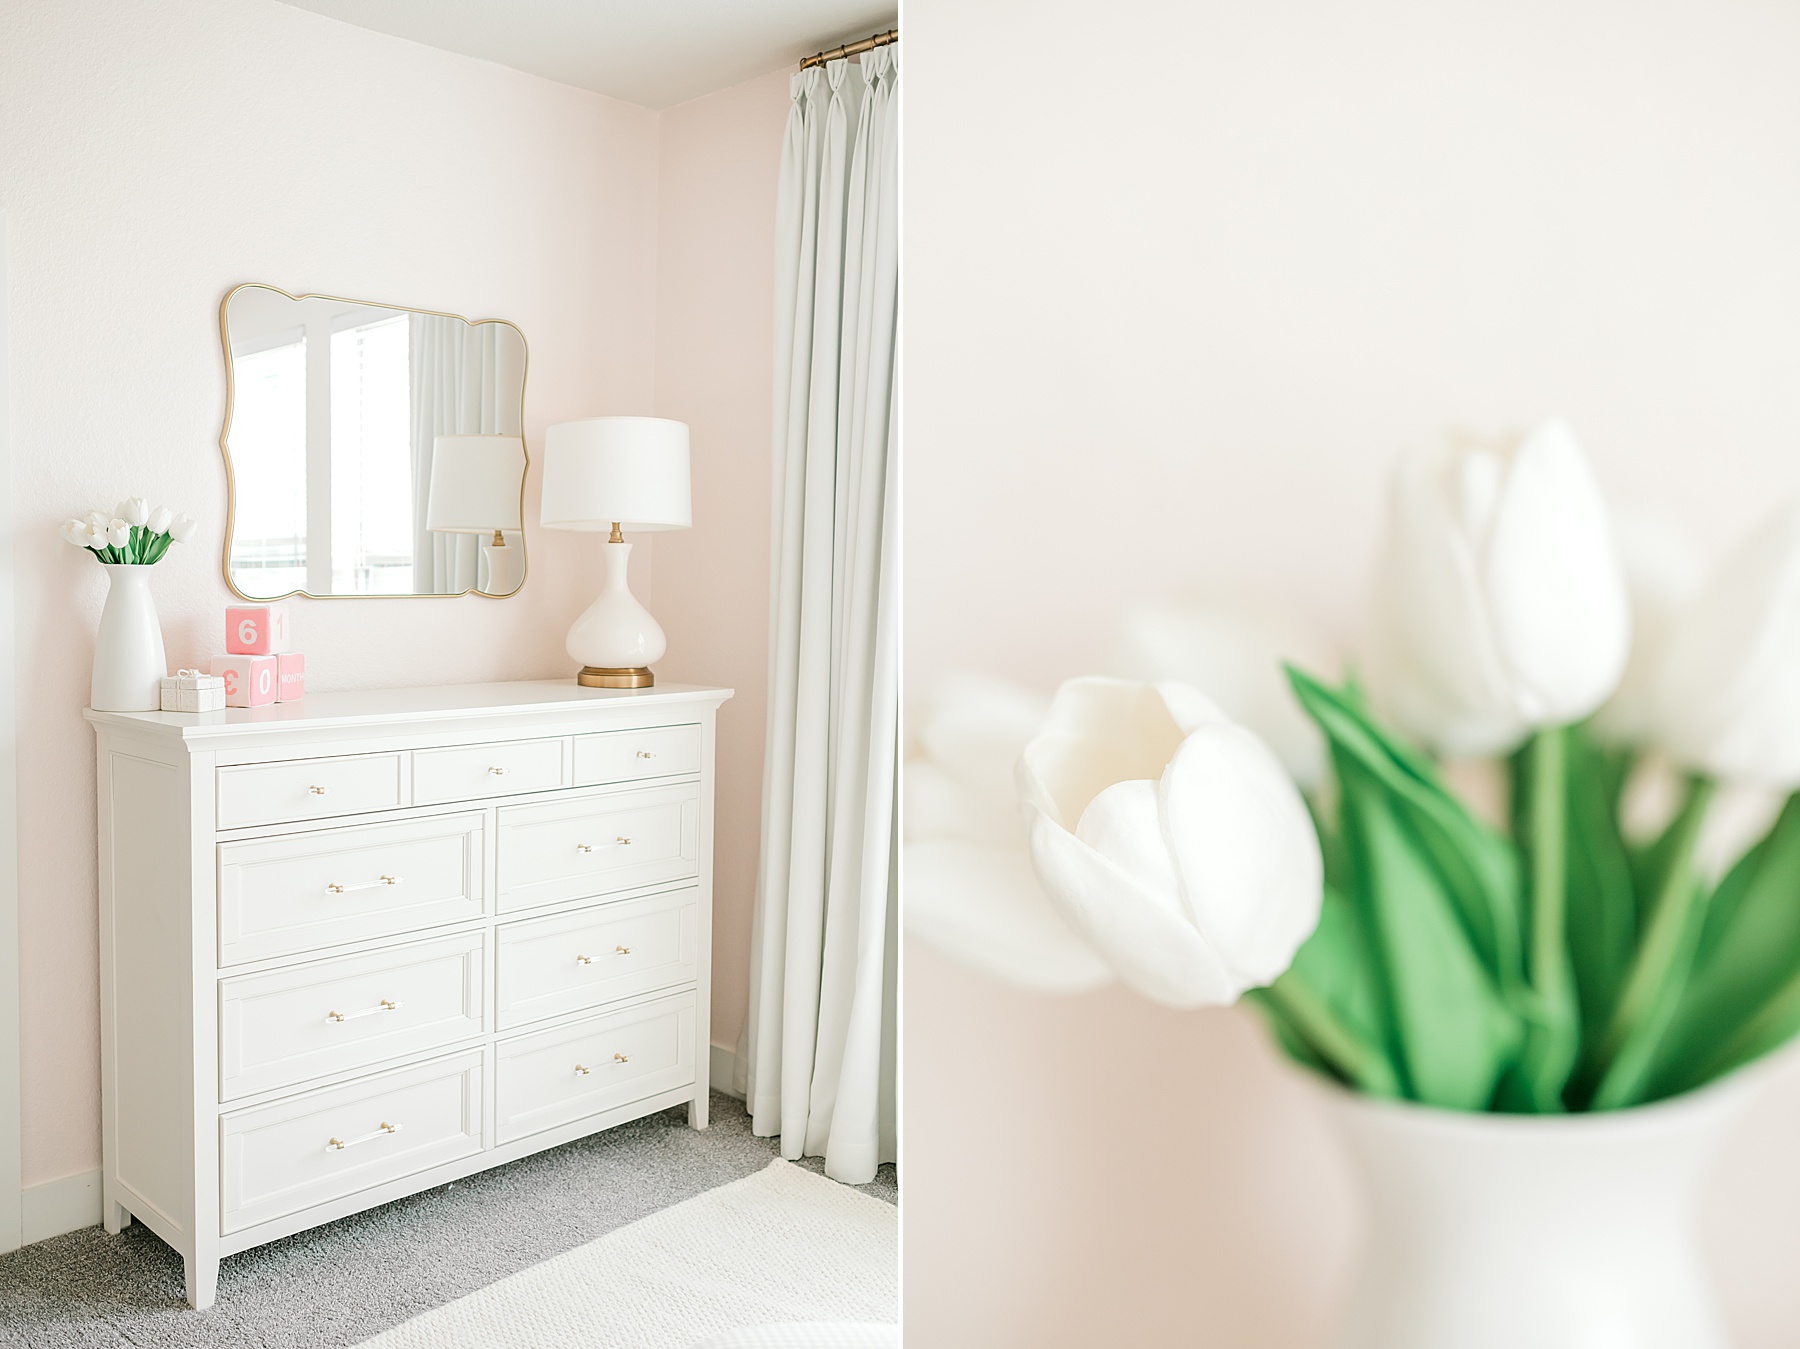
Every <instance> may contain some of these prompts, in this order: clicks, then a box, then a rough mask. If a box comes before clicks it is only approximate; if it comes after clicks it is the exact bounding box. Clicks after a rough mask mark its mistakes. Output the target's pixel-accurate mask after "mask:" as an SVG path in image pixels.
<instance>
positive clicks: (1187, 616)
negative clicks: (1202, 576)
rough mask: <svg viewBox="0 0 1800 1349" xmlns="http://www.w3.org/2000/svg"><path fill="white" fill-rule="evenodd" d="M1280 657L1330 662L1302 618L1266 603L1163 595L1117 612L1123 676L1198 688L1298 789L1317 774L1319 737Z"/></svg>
mask: <svg viewBox="0 0 1800 1349" xmlns="http://www.w3.org/2000/svg"><path fill="white" fill-rule="evenodd" d="M1284 663H1287V664H1293V665H1297V666H1299V667H1300V668H1301V669H1303V670H1307V671H1309V672H1311V673H1312V674H1315V675H1319V676H1321V677H1329V676H1331V675H1333V674H1334V673H1335V671H1336V669H1337V666H1338V662H1337V660H1336V659H1335V658H1334V657H1333V656H1332V654H1331V653H1330V652H1329V651H1327V650H1326V649H1325V648H1324V646H1323V644H1322V643H1320V642H1319V641H1318V640H1317V639H1316V638H1315V637H1314V636H1313V634H1312V633H1310V632H1309V631H1308V630H1307V628H1306V626H1305V625H1304V624H1303V623H1300V622H1298V621H1296V620H1295V619H1294V618H1292V617H1291V616H1289V615H1287V614H1284V613H1283V612H1282V611H1281V610H1280V609H1279V608H1278V607H1276V606H1274V605H1269V604H1258V605H1255V606H1250V605H1245V604H1237V603H1217V602H1211V601H1200V600H1169V601H1164V602H1162V603H1158V604H1149V605H1145V606H1143V607H1142V608H1139V609H1135V610H1133V611H1132V612H1130V613H1129V614H1127V615H1126V618H1125V660H1124V664H1125V667H1126V668H1125V670H1124V673H1125V674H1126V675H1127V676H1128V677H1130V678H1132V679H1142V680H1149V681H1151V682H1156V681H1158V680H1165V679H1168V680H1174V681H1176V682H1177V683H1181V684H1191V685H1192V686H1193V687H1195V688H1197V689H1205V690H1206V696H1207V697H1209V698H1211V699H1212V700H1213V701H1214V702H1215V703H1217V704H1218V705H1219V709H1220V710H1221V711H1222V712H1224V713H1225V715H1226V716H1228V717H1230V718H1231V719H1232V720H1233V721H1235V722H1238V723H1240V724H1241V725H1244V726H1247V727H1249V728H1250V729H1251V730H1252V731H1254V732H1255V733H1256V734H1257V735H1258V736H1259V737H1261V738H1262V740H1263V741H1264V743H1266V744H1267V745H1268V746H1269V748H1270V749H1272V750H1274V751H1275V756H1276V757H1277V758H1278V759H1280V760H1281V762H1282V764H1283V766H1285V767H1286V768H1287V771H1288V773H1289V774H1290V775H1291V776H1292V777H1293V779H1294V781H1295V782H1297V783H1299V784H1300V788H1301V790H1303V791H1312V790H1313V789H1314V788H1316V787H1318V786H1319V784H1320V783H1321V782H1323V781H1324V779H1325V739H1324V737H1323V736H1321V735H1320V734H1319V728H1318V727H1316V726H1314V725H1313V723H1312V721H1311V720H1310V719H1309V718H1308V717H1307V716H1306V714H1305V713H1304V712H1303V711H1301V709H1300V703H1299V701H1298V700H1297V699H1296V698H1295V697H1294V690H1293V689H1292V688H1291V687H1290V686H1289V684H1288V681H1287V676H1286V675H1285V673H1284V672H1283V670H1282V665H1283V664H1284Z"/></svg>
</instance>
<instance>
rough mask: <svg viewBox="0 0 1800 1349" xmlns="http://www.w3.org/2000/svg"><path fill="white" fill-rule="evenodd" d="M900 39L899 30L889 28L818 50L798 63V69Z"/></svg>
mask: <svg viewBox="0 0 1800 1349" xmlns="http://www.w3.org/2000/svg"><path fill="white" fill-rule="evenodd" d="M899 40H900V30H899V29H898V28H890V29H888V30H887V32H885V33H877V34H875V36H874V37H866V38H864V39H863V40H862V41H861V42H852V43H849V44H847V45H846V46H842V47H833V48H832V49H831V50H830V51H828V52H820V53H819V54H818V55H817V56H809V57H807V58H806V59H805V60H804V61H802V62H801V63H800V69H802V70H805V69H806V68H807V67H808V66H822V65H824V64H825V63H826V62H827V61H841V60H843V59H844V58H845V57H847V56H860V55H862V54H863V53H864V52H872V51H874V50H875V49H876V48H877V47H885V46H887V45H888V43H890V42H898V41H899Z"/></svg>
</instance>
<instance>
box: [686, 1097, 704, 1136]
mask: <svg viewBox="0 0 1800 1349" xmlns="http://www.w3.org/2000/svg"><path fill="white" fill-rule="evenodd" d="M707 1105H708V1101H707V1098H706V1090H705V1088H701V1091H700V1094H699V1095H698V1096H696V1097H694V1099H693V1100H691V1101H689V1102H688V1128H690V1129H704V1128H705V1127H706V1107H707Z"/></svg>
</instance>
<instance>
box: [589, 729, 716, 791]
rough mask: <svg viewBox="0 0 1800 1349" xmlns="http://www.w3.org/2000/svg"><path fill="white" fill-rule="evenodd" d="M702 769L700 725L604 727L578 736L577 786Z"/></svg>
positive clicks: (694, 771) (670, 775)
mask: <svg viewBox="0 0 1800 1349" xmlns="http://www.w3.org/2000/svg"><path fill="white" fill-rule="evenodd" d="M699 771H700V728H699V727H698V726H651V727H648V728H646V729H644V730H641V731H602V732H600V733H599V734H598V735H578V736H576V737H575V785H576V786H577V787H596V786H599V785H600V784H601V783H606V782H631V781H633V780H634V779H637V778H672V777H677V776H679V775H681V774H683V773H698V772H699Z"/></svg>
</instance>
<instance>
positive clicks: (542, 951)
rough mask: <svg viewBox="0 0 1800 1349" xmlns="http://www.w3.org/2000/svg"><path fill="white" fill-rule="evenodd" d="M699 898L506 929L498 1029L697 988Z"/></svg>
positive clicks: (612, 907)
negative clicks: (686, 985) (656, 993)
mask: <svg viewBox="0 0 1800 1349" xmlns="http://www.w3.org/2000/svg"><path fill="white" fill-rule="evenodd" d="M699 894H700V892H699V891H698V890H692V889H688V890H676V891H673V892H672V893H670V894H666V895H651V896H649V897H648V898H646V899H625V900H616V901H614V902H613V903H611V904H601V905H598V906H596V907H594V908H591V909H577V910H576V911H575V912H574V913H561V914H558V915H556V917H554V918H533V919H528V920H527V921H525V922H521V923H504V924H502V925H501V927H500V929H499V932H498V937H499V949H500V958H499V969H498V972H497V973H496V975H495V984H496V987H497V989H498V991H499V1011H498V1013H497V1016H498V1018H499V1029H501V1030H511V1029H512V1028H513V1027H515V1026H522V1025H525V1024H526V1023H527V1022H531V1021H541V1020H543V1019H544V1018H545V1017H548V1016H560V1015H562V1014H563V1013H564V1012H580V1011H585V1010H586V1009H587V1008H590V1007H598V1006H599V1005H600V1004H601V1003H605V1002H614V1001H616V1000H618V999H619V998H628V997H632V996H634V995H636V994H639V993H651V992H654V991H655V990H657V989H659V988H670V987H673V986H674V985H676V984H683V983H692V982H693V981H694V978H695V973H696V969H697V961H698V954H699V935H700V904H699Z"/></svg>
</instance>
